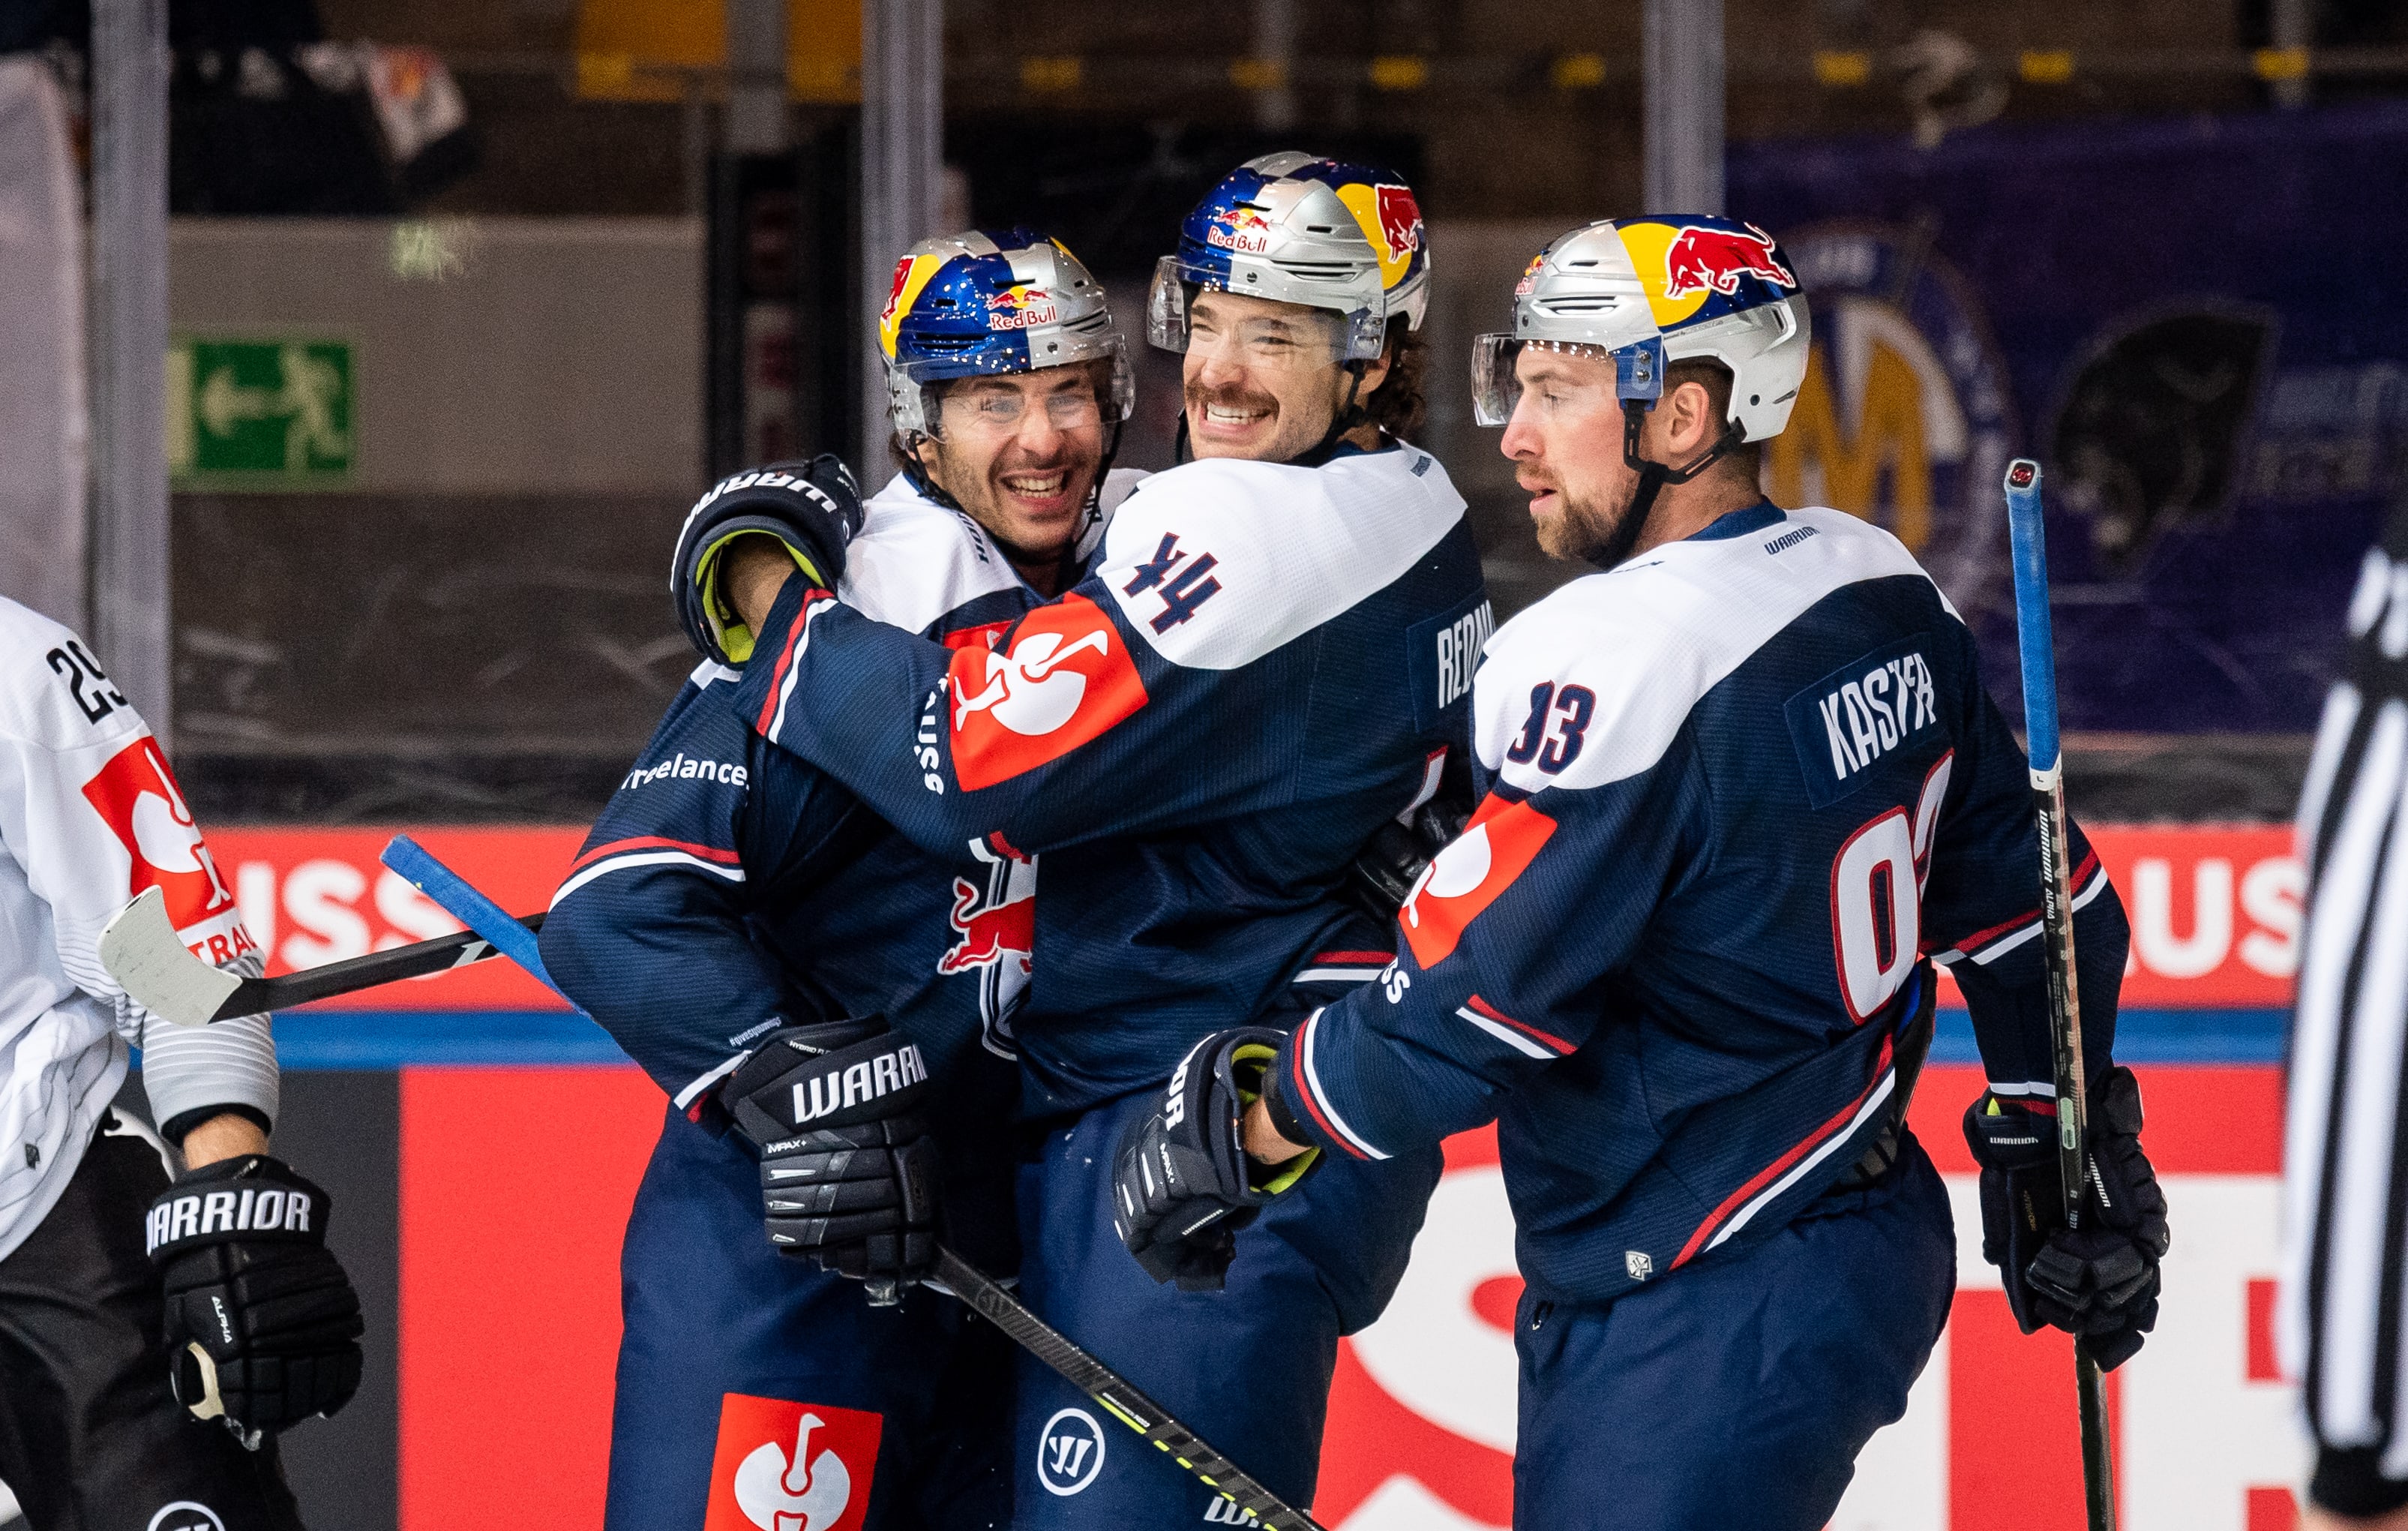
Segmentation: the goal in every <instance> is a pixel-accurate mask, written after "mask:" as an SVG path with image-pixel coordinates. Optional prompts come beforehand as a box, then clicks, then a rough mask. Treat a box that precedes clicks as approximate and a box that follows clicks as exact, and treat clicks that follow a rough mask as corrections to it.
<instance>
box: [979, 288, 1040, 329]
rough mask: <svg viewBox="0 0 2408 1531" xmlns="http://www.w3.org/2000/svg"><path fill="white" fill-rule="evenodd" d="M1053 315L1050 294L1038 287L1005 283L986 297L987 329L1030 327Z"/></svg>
mask: <svg viewBox="0 0 2408 1531" xmlns="http://www.w3.org/2000/svg"><path fill="white" fill-rule="evenodd" d="M1055 317H1056V316H1055V314H1054V295H1053V294H1052V293H1050V292H1047V291H1046V290H1045V289H1044V288H1042V287H1006V288H1005V289H1004V290H1003V291H1001V292H999V293H996V294H994V295H992V296H989V297H988V298H987V300H986V327H987V328H989V329H1033V328H1035V327H1036V326H1037V325H1050V324H1052V323H1054V318H1055Z"/></svg>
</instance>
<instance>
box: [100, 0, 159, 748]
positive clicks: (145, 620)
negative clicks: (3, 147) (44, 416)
mask: <svg viewBox="0 0 2408 1531" xmlns="http://www.w3.org/2000/svg"><path fill="white" fill-rule="evenodd" d="M92 53H93V60H92V64H93V70H92V74H93V91H92V214H93V216H92V222H93V284H92V329H93V347H92V369H93V380H92V384H93V385H92V412H93V485H92V487H93V495H92V601H91V611H92V641H93V647H94V648H95V650H96V651H97V656H96V657H98V658H99V659H100V662H101V663H102V664H104V665H106V666H108V672H109V677H110V679H111V680H113V681H114V682H115V683H116V686H117V688H118V689H119V690H120V691H122V692H123V693H124V694H125V696H126V697H127V699H128V700H130V701H132V702H133V703H134V705H135V707H136V709H137V710H138V711H139V712H140V713H141V714H142V716H143V717H144V718H145V719H146V720H147V721H148V722H149V723H150V729H151V731H152V732H153V733H154V734H156V735H157V736H158V738H159V741H160V743H161V744H162V745H163V746H165V745H166V744H167V743H168V741H169V737H170V730H171V729H173V727H174V724H175V717H174V715H173V713H172V712H171V711H170V710H169V692H168V679H169V661H170V652H169V631H170V629H169V626H168V590H167V421H166V408H167V399H166V395H167V4H166V0H96V3H95V4H94V5H93V13H92Z"/></svg>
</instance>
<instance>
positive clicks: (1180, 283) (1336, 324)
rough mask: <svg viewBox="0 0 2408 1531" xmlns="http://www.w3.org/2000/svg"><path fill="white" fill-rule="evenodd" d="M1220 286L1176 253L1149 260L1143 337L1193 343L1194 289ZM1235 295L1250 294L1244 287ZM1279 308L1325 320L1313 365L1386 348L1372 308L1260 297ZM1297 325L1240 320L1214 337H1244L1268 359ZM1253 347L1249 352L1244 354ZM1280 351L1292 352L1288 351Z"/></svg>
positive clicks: (1163, 345)
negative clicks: (1151, 287) (1149, 286)
mask: <svg viewBox="0 0 2408 1531" xmlns="http://www.w3.org/2000/svg"><path fill="white" fill-rule="evenodd" d="M1191 289H1193V290H1194V291H1210V292H1226V291H1228V290H1229V288H1228V284H1227V283H1226V282H1224V281H1222V279H1220V278H1219V277H1217V276H1211V275H1207V274H1205V273H1202V272H1197V271H1191V270H1189V269H1188V268H1187V267H1186V266H1185V265H1184V264H1183V262H1182V261H1181V260H1180V258H1179V257H1178V256H1176V255H1165V256H1163V257H1162V258H1161V259H1160V260H1158V261H1156V262H1154V290H1153V291H1152V292H1151V293H1149V294H1148V295H1147V296H1146V304H1145V338H1146V339H1147V340H1148V341H1149V342H1150V343H1151V344H1153V345H1154V346H1155V347H1157V348H1158V349H1160V350H1163V351H1169V352H1175V353H1177V354H1181V355H1184V354H1187V351H1188V348H1189V347H1190V345H1191V344H1193V343H1194V333H1195V320H1194V315H1193V313H1192V308H1193V301H1194V292H1193V291H1191ZM1240 296H1255V295H1254V294H1251V293H1247V294H1241V295H1240ZM1264 300H1265V301H1267V302H1275V303H1278V304H1280V305H1281V306H1282V307H1283V308H1290V309H1307V310H1310V311H1312V312H1313V313H1315V314H1318V315H1320V316H1322V317H1323V318H1324V319H1326V321H1328V323H1327V324H1326V325H1324V326H1318V327H1321V328H1324V329H1325V330H1326V336H1327V338H1326V341H1325V342H1324V343H1323V344H1322V346H1320V347H1318V348H1316V349H1315V350H1314V352H1313V354H1312V356H1311V358H1310V359H1311V363H1312V365H1313V366H1316V367H1318V366H1322V365H1325V364H1326V363H1328V362H1332V361H1375V360H1377V359H1378V358H1379V355H1380V354H1381V352H1382V351H1383V350H1384V349H1385V348H1386V345H1387V339H1388V326H1387V322H1386V320H1385V319H1384V318H1383V316H1382V315H1381V314H1380V313H1379V312H1378V311H1376V310H1372V309H1356V310H1354V311H1346V310H1342V309H1338V308H1333V307H1329V306H1327V305H1324V304H1318V303H1297V302H1294V301H1291V300H1290V299H1288V298H1286V297H1277V298H1273V297H1269V296H1265V298H1264ZM1296 334H1297V326H1296V325H1294V324H1293V323H1285V324H1279V323H1271V322H1264V321H1254V322H1248V323H1241V324H1240V325H1237V326H1235V327H1234V328H1233V329H1231V330H1229V331H1227V332H1226V333H1218V334H1216V336H1215V339H1218V340H1220V341H1222V342H1224V343H1238V342H1241V341H1243V342H1250V343H1252V344H1253V347H1254V352H1260V353H1263V355H1261V356H1259V357H1257V359H1258V360H1262V359H1269V357H1270V355H1271V354H1273V352H1274V350H1275V347H1274V346H1273V345H1272V343H1271V342H1273V341H1275V340H1279V339H1287V340H1288V341H1289V343H1291V344H1293V343H1294V338H1295V336H1296ZM1250 354H1253V353H1250ZM1278 354H1284V355H1288V356H1295V355H1297V353H1296V352H1293V351H1288V352H1281V353H1278Z"/></svg>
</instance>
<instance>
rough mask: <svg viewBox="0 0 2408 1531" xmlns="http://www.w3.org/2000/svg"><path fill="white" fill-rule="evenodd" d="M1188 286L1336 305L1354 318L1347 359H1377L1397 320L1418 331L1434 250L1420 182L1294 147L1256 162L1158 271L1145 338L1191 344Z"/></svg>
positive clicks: (1227, 184) (1238, 174)
mask: <svg viewBox="0 0 2408 1531" xmlns="http://www.w3.org/2000/svg"><path fill="white" fill-rule="evenodd" d="M1191 287H1197V288H1205V289H1208V290H1211V291H1215V292H1229V293H1244V294H1247V295H1248V296H1254V297H1262V298H1269V300H1271V301H1272V302H1275V303H1297V304H1302V305H1304V306H1305V307H1308V308H1315V309H1327V310H1330V311H1334V312H1336V313H1338V314H1339V315H1340V316H1341V317H1343V318H1344V320H1345V321H1346V333H1345V339H1344V340H1343V342H1342V345H1341V351H1340V360H1341V361H1371V360H1374V359H1376V358H1377V357H1378V356H1379V354H1380V351H1381V348H1382V346H1383V344H1385V342H1386V340H1387V334H1388V321H1389V320H1391V319H1394V318H1398V317H1401V318H1402V319H1403V320H1404V321H1405V324H1406V326H1407V327H1408V328H1411V329H1419V328H1420V327H1421V324H1422V316H1423V314H1424V313H1426V312H1427V311H1428V309H1429V250H1428V248H1427V242H1426V240H1425V238H1423V233H1422V209H1421V204H1420V203H1419V202H1418V201H1416V200H1415V199H1414V197H1413V191H1412V187H1410V186H1408V185H1406V184H1405V183H1404V182H1403V181H1401V180H1399V179H1398V178H1397V177H1395V176H1393V175H1390V174H1388V173H1387V172H1386V171H1384V170H1377V169H1373V168H1371V167H1370V166H1361V165H1347V164H1343V163H1340V161H1337V160H1325V159H1315V158H1313V157H1312V155H1310V154H1302V153H1297V152H1293V151H1291V152H1286V153H1280V154H1266V155H1264V156H1263V157H1262V158H1260V159H1254V160H1248V161H1247V162H1246V163H1245V164H1243V165H1241V166H1239V167H1238V168H1237V169H1235V170H1232V171H1230V172H1229V174H1228V175H1227V176H1226V177H1224V178H1223V180H1222V181H1221V183H1220V184H1219V185H1217V186H1215V187H1213V188H1212V190H1211V192H1209V193H1207V194H1206V195H1205V197H1204V200H1202V201H1201V202H1198V203H1197V204H1196V208H1195V210H1194V211H1192V212H1190V213H1189V214H1188V215H1187V221H1186V222H1185V223H1184V224H1181V225H1180V230H1179V253H1177V254H1175V255H1165V256H1164V257H1162V260H1161V261H1160V262H1159V263H1158V264H1157V265H1156V266H1155V267H1154V294H1153V297H1152V300H1151V301H1150V302H1149V303H1148V305H1147V307H1146V339H1149V340H1151V341H1153V342H1154V344H1155V345H1157V346H1160V347H1161V348H1162V349H1163V350H1165V351H1177V352H1184V351H1185V350H1186V349H1187V294H1188V289H1189V288H1191Z"/></svg>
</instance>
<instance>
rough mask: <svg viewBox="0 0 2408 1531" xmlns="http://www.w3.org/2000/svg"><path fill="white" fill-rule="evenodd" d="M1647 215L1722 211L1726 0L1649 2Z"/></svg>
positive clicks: (1649, 0) (1646, 56) (1647, 49)
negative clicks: (1724, 22) (1724, 9)
mask: <svg viewBox="0 0 2408 1531" xmlns="http://www.w3.org/2000/svg"><path fill="white" fill-rule="evenodd" d="M1644 26H1645V33H1646V36H1645V39H1644V42H1645V47H1644V54H1643V58H1644V65H1645V68H1646V77H1645V86H1644V90H1645V100H1646V110H1647V126H1646V138H1645V146H1646V160H1647V207H1646V209H1645V210H1646V211H1648V212H1669V213H1680V212H1707V213H1719V212H1721V211H1722V210H1723V0H1647V11H1646V20H1645V22H1644Z"/></svg>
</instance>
